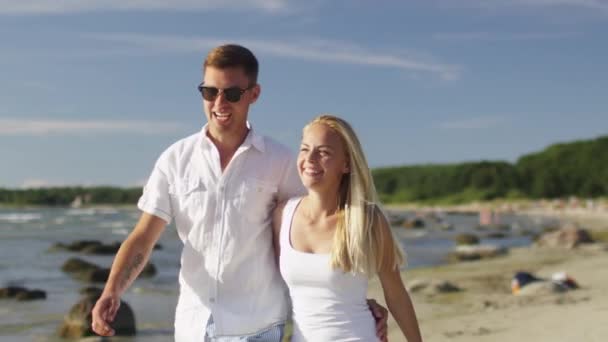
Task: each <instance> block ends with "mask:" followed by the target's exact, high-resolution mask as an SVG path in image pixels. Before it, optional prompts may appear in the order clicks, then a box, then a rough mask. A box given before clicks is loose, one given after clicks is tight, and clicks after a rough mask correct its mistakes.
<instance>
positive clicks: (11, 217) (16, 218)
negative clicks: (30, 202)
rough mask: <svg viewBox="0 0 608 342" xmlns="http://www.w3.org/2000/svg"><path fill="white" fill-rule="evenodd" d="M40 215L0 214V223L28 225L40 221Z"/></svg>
mask: <svg viewBox="0 0 608 342" xmlns="http://www.w3.org/2000/svg"><path fill="white" fill-rule="evenodd" d="M40 219H42V214H40V213H7V214H0V221H5V222H11V223H28V222H33V221H40Z"/></svg>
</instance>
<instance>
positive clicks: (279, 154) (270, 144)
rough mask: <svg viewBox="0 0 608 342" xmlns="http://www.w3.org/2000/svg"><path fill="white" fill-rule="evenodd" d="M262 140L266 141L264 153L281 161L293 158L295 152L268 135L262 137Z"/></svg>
mask: <svg viewBox="0 0 608 342" xmlns="http://www.w3.org/2000/svg"><path fill="white" fill-rule="evenodd" d="M262 139H264V152H265V153H266V154H268V155H269V156H272V157H275V158H279V159H285V158H290V159H291V158H293V151H291V150H290V149H289V147H287V146H285V145H284V144H282V143H280V142H278V141H277V140H275V139H273V138H271V137H269V136H266V135H264V136H262Z"/></svg>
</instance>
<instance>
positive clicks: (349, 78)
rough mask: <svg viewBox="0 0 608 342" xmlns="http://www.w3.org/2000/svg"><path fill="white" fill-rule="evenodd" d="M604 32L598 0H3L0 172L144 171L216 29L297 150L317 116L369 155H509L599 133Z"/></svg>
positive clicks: (190, 109) (47, 176)
mask: <svg viewBox="0 0 608 342" xmlns="http://www.w3.org/2000/svg"><path fill="white" fill-rule="evenodd" d="M607 34H608V0H483V1H482V0H458V1H456V0H426V1H390V0H378V1H364V0H328V1H320V0H309V1H295V0H294V1H292V0H267V1H266V0H233V1H220V0H173V1H160V0H149V1H143V0H88V1H82V0H63V1H55V0H37V1H36V0H0V75H1V76H0V187H8V188H24V187H38V186H64V185H85V186H93V185H115V186H138V185H142V184H144V183H145V181H146V179H147V177H148V175H149V174H150V172H151V170H152V167H153V165H154V162H155V161H156V159H157V158H158V156H159V155H160V153H161V152H162V151H163V150H164V149H165V148H167V147H168V146H170V145H171V144H172V143H173V142H175V141H177V140H179V139H181V138H183V137H186V136H188V135H190V134H193V133H196V132H197V131H200V129H201V127H202V125H204V123H205V121H206V119H205V116H204V113H203V109H202V100H201V97H200V94H199V93H198V92H197V90H196V86H197V85H198V83H199V82H200V81H201V80H202V62H203V60H204V57H205V55H206V54H207V52H208V51H209V50H210V49H211V48H213V47H214V46H216V45H219V44H223V43H238V44H242V45H244V46H246V47H248V48H250V49H251V50H252V51H253V52H254V53H255V54H256V56H257V57H258V60H259V62H260V76H259V82H260V84H261V87H262V94H261V97H260V100H259V101H258V102H257V103H255V104H254V105H253V106H252V107H251V110H250V112H249V120H250V121H251V123H252V125H253V127H254V129H255V130H256V131H257V132H259V133H262V134H265V135H268V136H270V137H272V138H274V139H276V140H278V141H280V142H281V143H283V144H285V145H287V146H288V147H290V148H291V149H292V150H293V151H294V153H295V151H296V150H297V148H298V145H299V140H300V138H301V129H302V127H303V126H304V125H305V124H306V123H307V122H308V121H309V120H311V119H312V118H314V117H315V116H317V115H318V114H321V113H331V114H334V115H337V116H340V117H342V118H344V119H346V120H347V121H349V122H350V123H351V124H352V125H353V127H354V128H355V130H356V131H357V133H358V135H359V138H360V140H361V142H362V144H363V146H364V150H365V153H366V155H367V159H368V161H369V163H370V166H371V167H385V166H398V165H411V164H421V163H453V162H463V161H478V160H506V161H510V162H515V161H516V160H517V158H519V157H520V156H522V155H524V154H527V153H531V152H535V151H539V150H542V149H543V148H545V147H547V146H549V145H551V144H553V143H557V142H567V141H572V140H578V139H590V138H594V137H598V136H601V135H605V134H608V110H607V108H608V100H607V98H608V96H606V92H607V89H608V62H607V61H608V43H607V42H608V40H607V38H606V37H607Z"/></svg>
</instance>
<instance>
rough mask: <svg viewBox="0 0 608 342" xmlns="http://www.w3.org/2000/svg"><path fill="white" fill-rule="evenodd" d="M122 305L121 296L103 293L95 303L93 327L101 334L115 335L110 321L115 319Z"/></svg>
mask: <svg viewBox="0 0 608 342" xmlns="http://www.w3.org/2000/svg"><path fill="white" fill-rule="evenodd" d="M119 307H120V298H119V297H118V296H113V295H106V294H102V295H101V297H99V299H98V300H97V303H95V307H93V311H92V319H91V328H92V329H93V331H94V332H95V333H96V334H98V335H100V336H114V333H115V331H114V329H112V327H111V326H110V323H112V322H113V321H114V317H115V316H116V313H117V312H118V308H119Z"/></svg>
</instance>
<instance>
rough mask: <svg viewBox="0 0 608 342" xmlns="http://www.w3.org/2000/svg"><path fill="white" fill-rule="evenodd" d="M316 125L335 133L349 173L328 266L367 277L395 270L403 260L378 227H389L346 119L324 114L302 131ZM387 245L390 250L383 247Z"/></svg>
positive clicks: (343, 184)
mask: <svg viewBox="0 0 608 342" xmlns="http://www.w3.org/2000/svg"><path fill="white" fill-rule="evenodd" d="M315 124H322V125H325V126H327V127H329V128H330V129H332V130H333V131H335V132H336V133H337V134H338V136H339V137H340V139H341V140H342V143H343V145H344V150H345V153H346V158H347V160H348V165H349V173H348V174H345V175H343V176H342V180H341V182H340V189H339V195H338V210H339V211H338V214H339V218H338V223H337V226H336V232H335V235H334V241H333V246H332V251H331V266H332V267H333V268H334V269H338V268H341V269H342V270H344V271H345V272H354V273H363V274H366V275H368V276H372V275H374V274H375V273H376V272H379V271H381V270H385V269H390V270H394V269H398V268H399V266H401V265H402V264H403V263H404V261H405V257H404V254H403V252H402V250H401V248H400V247H399V246H398V244H397V243H396V242H395V239H394V237H393V235H392V233H391V232H390V228H389V229H388V230H387V229H383V227H382V226H381V225H386V226H387V227H389V225H388V220H387V219H386V216H385V215H384V213H383V212H382V210H381V209H380V205H379V202H378V198H377V194H376V188H375V186H374V180H373V178H372V174H371V172H370V170H369V167H368V164H367V161H366V159H365V155H364V154H363V149H362V148H361V144H360V143H359V139H358V138H357V135H356V134H355V131H354V130H353V129H352V127H351V126H350V124H349V123H348V122H346V121H345V120H343V119H340V118H338V117H335V116H332V115H327V114H324V115H321V116H318V117H316V118H315V119H313V120H312V121H311V122H310V123H308V124H307V125H306V126H305V127H304V130H306V129H307V128H308V127H310V126H312V125H315ZM387 231H388V232H389V233H388V234H387V233H386V232H387ZM387 245H388V246H390V248H385V246H387Z"/></svg>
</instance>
